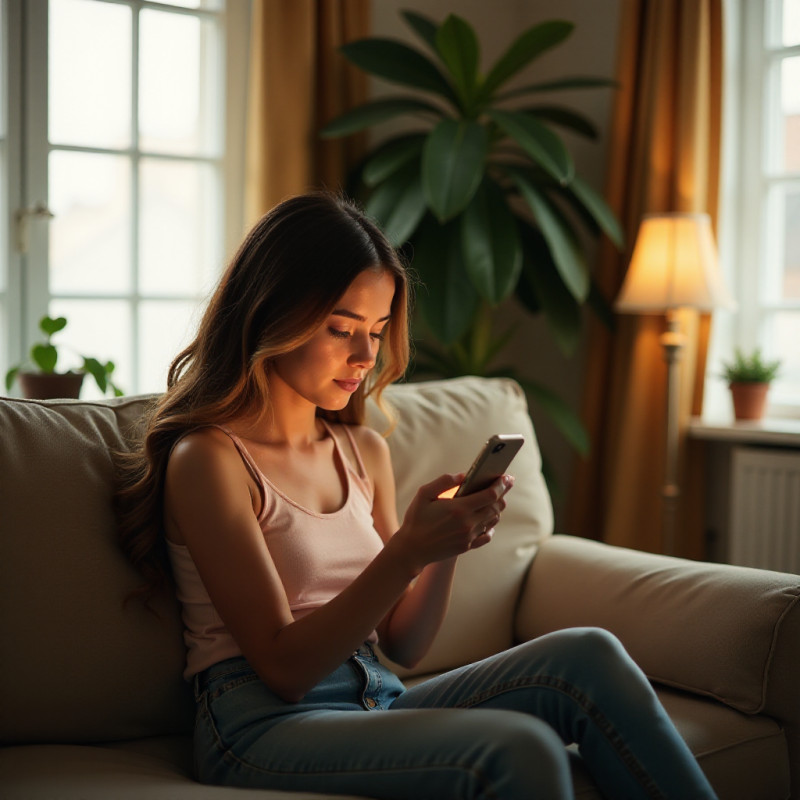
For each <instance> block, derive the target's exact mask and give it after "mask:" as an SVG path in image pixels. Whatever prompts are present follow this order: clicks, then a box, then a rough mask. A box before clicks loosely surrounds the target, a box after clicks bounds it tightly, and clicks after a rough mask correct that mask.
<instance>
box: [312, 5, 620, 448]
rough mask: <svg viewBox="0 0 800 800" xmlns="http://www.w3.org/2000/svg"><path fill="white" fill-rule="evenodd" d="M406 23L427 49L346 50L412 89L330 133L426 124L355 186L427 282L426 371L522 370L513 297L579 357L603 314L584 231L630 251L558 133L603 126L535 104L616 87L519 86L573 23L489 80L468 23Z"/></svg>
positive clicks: (526, 43)
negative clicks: (585, 336) (511, 313)
mask: <svg viewBox="0 0 800 800" xmlns="http://www.w3.org/2000/svg"><path fill="white" fill-rule="evenodd" d="M402 15H403V17H404V19H405V21H406V22H407V23H408V25H409V26H410V27H411V29H412V30H413V31H414V33H415V34H416V35H417V36H418V37H419V39H420V40H421V42H422V43H423V44H424V45H425V50H424V51H423V50H419V49H415V48H413V47H409V46H407V45H406V44H404V43H402V42H399V41H395V40H392V39H382V38H367V39H361V40H359V41H355V42H351V43H349V44H346V45H344V46H343V47H342V49H341V52H342V53H343V54H344V56H345V57H346V58H347V59H348V60H349V61H351V62H352V63H353V64H355V65H356V66H357V67H359V68H361V69H362V70H364V71H366V72H368V73H370V74H372V75H376V76H378V77H380V78H383V79H385V80H387V81H390V82H392V83H394V84H398V85H400V86H402V87H406V88H409V89H413V90H414V91H413V93H405V94H402V95H398V96H392V97H386V98H382V99H379V100H374V101H371V102H368V103H366V104H364V105H361V106H359V107H357V108H354V109H352V110H350V111H348V112H347V113H345V114H343V115H342V116H340V117H338V118H337V119H335V120H333V121H332V122H330V123H329V124H328V125H326V126H325V128H324V129H323V131H322V134H323V136H327V137H339V136H345V135H349V134H353V133H356V132H358V131H362V130H364V129H367V128H371V127H373V126H375V125H380V124H383V123H386V122H388V121H390V120H394V121H396V120H397V119H398V118H406V119H411V120H413V122H414V124H413V126H411V130H408V131H404V132H403V133H401V134H398V135H394V136H393V137H392V138H389V139H388V140H387V141H383V142H382V143H381V144H380V145H379V146H377V147H376V148H375V149H374V151H373V152H371V153H369V155H368V156H367V158H366V159H365V160H364V162H363V163H362V164H361V165H359V167H358V169H357V174H356V178H357V181H358V182H359V184H360V186H361V187H362V188H365V189H366V192H365V206H366V210H367V212H368V213H370V214H371V215H372V216H374V217H375V218H377V219H378V220H379V221H380V222H381V223H382V225H383V228H384V230H385V231H386V233H387V234H388V236H389V238H390V239H391V240H392V242H393V243H394V244H395V245H396V246H404V247H407V248H408V252H409V255H410V256H411V257H412V258H413V267H414V269H415V270H416V271H417V272H418V274H419V275H420V278H421V280H422V283H423V284H424V290H423V291H422V292H420V296H419V307H420V310H421V313H422V317H423V319H424V321H425V323H426V324H427V327H428V328H429V330H430V332H431V334H432V335H433V337H434V339H435V344H433V345H431V343H430V342H429V340H428V339H427V337H422V338H421V339H420V338H418V340H417V353H416V358H415V369H416V371H418V372H428V373H436V374H439V375H444V376H451V375H459V374H478V375H490V374H506V375H508V374H512V370H510V369H509V368H504V367H501V366H497V365H496V362H497V359H498V357H499V354H500V353H501V352H502V350H503V349H504V347H505V346H506V345H507V344H508V343H509V341H510V340H511V338H512V337H513V335H514V330H512V329H510V328H509V327H508V326H504V328H503V330H501V331H499V332H497V331H496V328H497V327H498V326H497V324H496V323H497V319H496V317H497V316H498V308H499V307H500V304H501V303H503V301H504V300H506V299H507V298H508V297H509V296H511V295H513V294H516V297H517V298H518V299H519V300H520V301H521V303H522V304H523V306H524V307H525V308H527V309H528V310H529V311H530V312H532V313H534V314H538V313H543V314H544V315H545V317H546V319H547V322H548V324H549V328H550V329H551V330H552V332H553V334H554V336H555V339H556V341H557V342H558V345H559V347H560V348H561V350H562V351H563V352H564V353H565V354H570V353H572V352H573V351H574V349H575V347H576V345H577V342H578V339H579V336H580V326H581V309H580V307H581V305H582V304H583V303H585V302H587V301H588V302H589V303H590V304H592V306H593V307H595V308H596V309H597V310H600V311H601V312H603V311H604V304H603V303H602V300H601V298H600V297H599V295H598V294H597V293H596V292H595V291H594V289H593V285H592V281H591V277H590V273H589V268H588V264H587V259H586V256H585V253H584V250H583V247H582V244H581V239H582V237H581V230H582V229H583V230H586V231H588V232H589V233H591V234H593V235H599V234H600V233H605V234H607V235H608V236H609V237H611V239H612V240H613V241H614V242H615V243H616V244H617V245H618V246H621V244H622V233H621V231H620V228H619V225H618V223H617V221H616V219H615V218H614V215H613V214H612V213H611V211H610V209H609V208H608V207H607V205H606V204H605V202H604V201H603V200H602V198H601V197H600V196H599V195H598V194H597V193H595V192H594V191H593V190H592V189H591V188H590V187H589V186H588V185H587V184H586V183H584V182H583V181H582V180H581V179H580V178H579V177H578V176H577V175H576V174H575V168H574V164H573V161H572V158H571V157H570V154H569V152H568V151H567V148H566V147H565V145H564V142H563V141H562V139H561V138H560V137H559V135H558V134H557V133H556V132H555V130H554V129H553V127H552V126H560V127H563V128H566V129H568V130H571V131H573V132H574V133H577V134H580V135H582V136H588V137H590V138H594V137H596V135H597V134H596V130H595V128H594V126H593V125H592V123H591V122H590V121H589V120H588V119H587V118H585V117H584V116H582V115H581V114H579V113H577V112H575V111H572V110H570V109H567V108H564V107H562V106H558V105H549V104H543V103H541V104H532V103H530V102H529V99H530V96H532V95H540V94H546V93H548V92H552V91H555V90H564V89H586V88H594V87H608V86H610V85H613V84H612V82H611V81H608V80H606V79H603V78H593V77H571V78H565V79H563V80H556V81H548V82H542V83H533V84H527V85H523V86H517V87H515V88H509V87H508V83H509V81H510V80H511V79H512V78H514V77H515V76H517V75H518V73H520V71H521V70H523V69H524V68H525V67H527V66H528V65H529V64H530V63H531V62H532V61H534V60H535V59H536V58H537V57H539V56H541V55H542V54H543V53H545V52H546V51H548V50H550V49H551V48H553V47H555V46H556V45H558V44H560V43H561V42H563V41H564V40H565V39H566V38H567V37H568V36H569V35H570V33H571V32H572V29H573V25H572V24H571V23H569V22H564V21H549V22H544V23H541V24H538V25H535V26H533V27H531V28H530V29H528V30H526V31H525V32H524V33H522V34H521V35H520V36H519V37H518V38H517V39H516V41H514V42H513V43H512V44H511V45H510V46H509V47H508V49H507V50H506V51H505V53H503V55H502V56H500V58H499V59H498V60H497V61H496V63H495V64H494V65H493V66H492V67H491V68H490V69H489V71H488V72H487V73H486V74H482V73H481V71H480V47H479V43H478V38H477V36H476V33H475V31H474V29H473V28H472V27H471V26H470V24H469V23H467V22H466V21H465V20H464V19H461V18H460V17H458V16H456V15H450V16H449V17H448V18H447V19H446V20H445V21H444V22H443V23H442V24H437V23H435V22H433V21H432V20H430V19H428V18H427V17H424V16H422V15H420V14H418V13H415V12H411V11H405V12H402ZM423 93H424V94H423ZM406 127H408V126H406ZM605 313H607V309H605ZM514 377H516V378H517V379H518V380H520V381H521V382H522V383H523V384H524V385H525V387H526V389H528V391H529V392H531V393H532V394H533V395H534V397H535V398H536V399H537V400H538V401H539V402H540V403H541V404H543V405H544V406H545V408H546V409H547V410H548V411H549V413H550V414H551V416H552V417H553V418H554V420H555V422H556V424H557V425H558V426H559V427H560V428H561V430H562V431H563V432H564V434H565V435H566V436H567V437H568V438H569V440H570V441H571V442H572V443H573V444H574V445H575V446H576V447H577V448H578V449H579V450H582V451H583V450H585V449H586V447H587V442H586V436H585V433H584V431H583V428H582V427H581V425H580V423H579V421H578V420H577V418H576V417H575V415H574V414H573V413H572V412H571V411H570V410H569V409H568V408H567V407H566V405H565V404H564V403H563V402H561V401H560V400H559V398H557V397H556V396H555V395H554V394H553V393H552V392H551V391H550V390H548V389H547V388H546V387H544V386H543V385H542V384H540V383H538V382H535V381H531V380H528V379H526V377H525V376H521V375H516V374H515V375H514Z"/></svg>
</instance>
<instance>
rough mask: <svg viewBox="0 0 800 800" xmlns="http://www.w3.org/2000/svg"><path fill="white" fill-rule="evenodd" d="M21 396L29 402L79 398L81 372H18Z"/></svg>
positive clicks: (81, 379) (81, 380) (81, 382)
mask: <svg viewBox="0 0 800 800" xmlns="http://www.w3.org/2000/svg"><path fill="white" fill-rule="evenodd" d="M17 378H18V379H19V385H20V386H21V387H22V394H23V395H25V397H27V398H28V399H29V400H55V399H57V398H61V397H67V398H75V399H77V398H78V397H80V394H81V385H82V384H83V373H82V372H64V373H56V372H53V373H44V372H20V373H19V375H17Z"/></svg>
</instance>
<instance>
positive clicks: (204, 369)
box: [120, 194, 714, 800]
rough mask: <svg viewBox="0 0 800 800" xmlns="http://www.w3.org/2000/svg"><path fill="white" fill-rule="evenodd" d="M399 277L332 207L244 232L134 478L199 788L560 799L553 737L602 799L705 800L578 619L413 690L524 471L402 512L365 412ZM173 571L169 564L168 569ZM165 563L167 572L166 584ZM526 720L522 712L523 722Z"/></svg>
mask: <svg viewBox="0 0 800 800" xmlns="http://www.w3.org/2000/svg"><path fill="white" fill-rule="evenodd" d="M408 294H409V289H408V278H407V275H406V272H405V270H404V268H403V266H402V264H401V263H400V261H399V260H398V258H397V256H396V254H395V253H394V252H393V250H392V248H391V247H390V246H389V245H388V244H387V242H386V240H385V239H384V237H383V235H382V234H381V232H380V231H379V230H378V229H377V227H376V226H375V225H374V224H373V223H372V222H370V221H369V220H368V219H367V218H366V217H365V216H364V215H362V214H361V213H360V212H359V211H358V210H357V209H356V208H355V207H354V206H353V205H351V204H350V203H349V202H347V201H345V200H343V199H341V198H338V197H335V196H330V195H326V194H314V195H308V196H301V197H296V198H294V199H291V200H288V201H286V202H284V203H282V204H281V205H279V206H277V207H276V208H275V209H274V210H273V211H271V212H270V213H269V214H267V215H266V216H265V217H264V218H263V219H262V220H261V221H260V222H259V223H258V224H257V225H256V226H255V228H254V229H253V230H252V231H251V233H250V234H249V235H248V236H247V238H246V239H245V241H244V243H243V244H242V246H241V248H240V250H239V252H238V253H237V255H236V256H235V257H234V259H233V261H232V263H231V265H230V267H229V268H228V270H227V272H226V273H225V275H224V277H223V278H222V280H221V282H220V284H219V286H218V288H217V290H216V293H215V294H214V296H213V297H212V299H211V302H210V304H209V306H208V309H207V311H206V313H205V316H204V318H203V320H202V323H201V325H200V328H199V332H198V334H197V337H196V338H195V340H194V341H193V342H192V344H190V345H189V347H187V348H186V349H185V350H184V351H183V352H182V353H181V354H180V355H179V356H178V357H177V359H176V360H175V362H174V363H173V365H172V367H171V369H170V373H169V378H168V388H167V391H166V393H165V394H164V395H163V396H162V397H161V399H160V402H159V403H158V406H157V407H156V408H155V410H154V412H153V414H152V417H151V418H150V420H149V424H148V427H147V430H146V433H145V436H144V439H143V442H142V447H141V450H140V451H139V452H138V453H134V454H133V456H132V458H131V460H130V462H129V463H128V465H127V478H126V483H125V486H124V488H123V490H122V492H121V494H120V501H121V507H122V509H123V514H122V517H121V520H122V522H121V530H122V542H123V545H124V548H125V550H126V552H127V553H128V555H129V557H130V558H131V560H132V561H133V562H134V563H135V564H136V565H137V566H139V567H140V568H141V570H142V571H143V573H144V575H145V576H146V577H147V579H148V584H149V586H150V589H151V590H157V589H158V588H160V587H161V586H164V585H167V584H168V583H169V582H170V580H174V585H175V588H176V591H177V595H178V598H179V599H180V601H181V603H182V606H183V616H184V622H185V626H186V634H185V638H186V643H187V650H188V657H187V667H186V673H185V674H186V677H187V678H188V679H192V680H193V683H194V688H195V695H196V699H197V723H196V731H195V765H196V771H197V777H198V779H199V780H201V781H204V782H207V783H214V784H227V785H235V786H250V787H263V788H277V789H285V790H295V791H306V792H327V793H335V794H354V795H360V796H364V797H376V798H397V799H398V800H401V799H403V800H406V799H407V798H415V799H417V800H418V799H419V798H431V800H443V798H447V799H448V800H455V799H456V798H498V799H503V800H512V799H513V800H518V799H519V800H521V799H522V798H526V799H527V798H532V797H536V798H568V797H571V796H572V787H571V778H570V769H569V763H568V757H567V751H566V748H565V747H564V744H565V743H571V742H576V743H577V744H578V746H579V749H580V753H581V755H582V757H583V759H584V761H585V763H586V765H587V767H588V769H589V770H590V772H591V774H592V775H593V777H594V779H595V780H596V781H597V783H598V784H599V786H600V788H601V790H602V791H603V792H604V793H605V795H606V796H608V797H609V798H676V800H677V799H678V798H680V800H690V799H691V798H712V797H714V794H713V791H712V790H711V788H710V786H709V784H708V783H707V781H706V780H705V778H704V776H703V774H702V772H701V771H700V769H699V767H698V766H697V763H696V762H695V760H694V758H693V757H692V755H691V753H690V752H689V750H688V749H687V747H686V746H685V744H684V743H683V741H682V740H681V738H680V736H679V735H678V734H677V732H676V731H675V729H674V728H673V726H672V724H671V722H670V720H669V718H668V717H667V715H666V714H665V712H664V711H663V709H662V708H661V706H660V705H659V703H658V701H657V699H656V697H655V695H654V693H653V691H652V689H651V688H650V686H649V684H648V682H647V680H646V679H645V677H644V676H643V675H642V673H641V672H640V671H639V669H638V668H637V667H636V666H635V664H634V663H633V662H632V661H631V659H630V658H629V657H628V656H627V654H626V653H625V651H624V650H623V649H622V647H621V646H620V644H619V643H618V642H617V640H616V639H614V638H613V637H612V636H611V635H610V634H608V633H606V632H604V631H600V630H594V629H573V630H568V631H562V632H558V633H555V634H551V635H549V636H545V637H542V638H540V639H537V640H535V641H533V642H529V643H527V644H523V645H520V646H518V647H516V648H514V649H512V650H510V651H508V652H505V653H501V654H500V655H497V656H494V657H492V658H489V659H487V660H486V661H483V662H479V663H476V664H473V665H470V666H467V667H463V668H461V669H458V670H455V671H454V672H452V673H449V674H446V675H443V676H441V677H437V678H434V679H432V680H430V681H427V682H425V683H423V684H421V685H419V686H416V687H414V688H412V689H409V690H405V689H404V687H403V685H402V684H401V683H400V681H399V680H398V678H397V677H396V676H395V675H394V674H393V673H391V672H390V671H389V670H388V669H387V668H386V667H385V666H384V665H382V664H381V663H380V661H379V660H378V658H377V657H376V655H375V650H374V647H373V646H374V645H375V643H376V642H378V641H380V645H381V649H382V650H383V651H384V652H385V653H386V654H387V655H388V656H389V657H390V658H392V659H393V660H395V661H397V662H398V663H401V664H406V665H413V664H415V663H416V662H418V661H419V659H420V658H421V657H422V656H423V655H424V654H425V652H426V651H427V649H428V648H429V646H430V644H431V642H432V641H433V639H434V637H435V636H436V633H437V630H438V629H439V626H440V624H441V621H442V619H443V617H444V614H445V611H446V609H447V603H448V597H449V592H450V586H451V582H452V579H453V572H454V569H455V564H456V560H457V558H458V557H459V555H461V554H463V553H465V552H466V551H468V550H470V549H475V548H477V547H484V546H489V545H490V543H491V540H492V533H493V528H494V526H495V525H496V524H497V522H498V520H499V519H500V516H501V513H502V511H503V509H504V507H505V501H504V499H503V496H504V494H505V493H506V492H507V491H508V490H509V489H510V488H511V486H512V484H513V479H512V478H511V477H510V476H503V477H502V478H501V479H499V480H498V481H496V482H495V483H494V485H492V486H491V487H489V488H488V489H484V490H482V491H480V492H476V493H474V494H471V495H468V496H465V497H461V498H454V499H440V498H439V495H440V494H441V493H442V492H443V491H445V490H447V489H450V488H452V487H454V486H456V485H457V484H458V483H459V482H460V481H461V480H462V479H463V477H464V476H463V474H450V475H442V476H441V477H439V478H437V479H436V480H434V481H432V482H431V483H429V484H427V485H426V486H423V487H421V488H420V489H419V491H418V492H417V494H416V496H415V498H414V500H413V501H412V503H411V504H410V506H409V508H408V510H407V512H406V514H405V516H404V519H403V521H402V523H400V522H399V521H398V519H397V518H396V512H395V490H394V480H393V476H392V467H391V463H390V459H389V450H388V447H387V445H386V443H385V441H384V439H383V438H382V437H381V436H379V435H378V434H377V433H375V432H374V431H372V430H371V429H369V428H366V427H364V426H363V425H362V424H361V423H362V421H363V416H364V401H365V398H366V397H367V396H368V395H372V396H373V397H374V398H375V399H376V400H377V401H380V396H381V392H382V390H383V389H384V387H385V386H387V385H388V384H389V383H390V382H392V381H393V380H395V379H397V378H398V377H400V376H401V375H402V374H403V371H404V369H405V367H406V363H407V360H408V325H407V313H408V311H407V304H408ZM167 560H168V561H169V562H170V564H171V569H170V567H168V566H167ZM170 572H171V575H172V578H171V579H168V577H167V576H168V575H169V573H170ZM520 712H524V713H520Z"/></svg>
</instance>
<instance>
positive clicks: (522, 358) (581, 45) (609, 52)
mask: <svg viewBox="0 0 800 800" xmlns="http://www.w3.org/2000/svg"><path fill="white" fill-rule="evenodd" d="M620 3H621V0H603V2H598V0H493V1H492V2H490V3H489V2H486V0H450V1H449V2H447V1H446V0H424V2H422V0H373V31H374V35H376V36H389V37H393V38H398V39H402V40H404V41H406V42H409V43H413V44H417V41H416V39H415V37H414V34H413V33H412V32H411V31H410V30H409V29H408V27H407V26H406V24H405V22H404V21H403V19H402V17H401V16H400V13H399V12H400V11H401V10H404V9H413V10H415V11H418V12H420V13H422V14H425V15H427V16H429V17H431V18H432V19H434V20H437V21H440V20H443V19H444V18H445V17H446V16H447V15H448V14H449V13H455V14H458V15H459V16H462V17H464V18H465V19H466V20H468V21H469V22H470V23H471V24H472V25H473V26H474V27H475V29H476V30H477V32H478V36H479V38H480V41H481V46H482V64H483V67H484V69H486V67H487V66H488V65H490V64H491V63H492V62H493V61H494V60H495V59H496V58H497V57H498V56H499V55H500V54H501V53H502V52H503V51H504V50H505V49H506V47H507V46H508V45H509V44H510V43H511V42H512V41H513V39H514V38H516V36H518V35H519V34H520V33H521V32H522V31H524V30H525V29H526V28H528V27H530V26H531V25H534V24H536V23H539V22H543V21H545V20H551V19H565V20H568V21H570V22H574V23H575V30H574V31H573V33H572V35H571V36H570V37H569V38H568V39H567V40H566V41H565V42H564V43H563V44H561V45H560V46H558V47H557V48H554V49H553V50H552V51H550V52H548V53H547V54H546V55H544V56H542V57H541V58H540V59H538V60H537V61H535V62H534V64H532V65H531V66H530V67H529V68H528V69H527V70H526V71H525V72H524V73H522V75H521V76H520V78H519V80H520V81H521V82H522V85H524V82H531V83H532V82H534V81H541V80H549V79H554V78H562V77H566V76H569V75H592V76H598V77H599V76H603V77H609V78H613V77H614V75H615V57H616V56H615V53H616V41H617V28H618V23H619V13H620V11H619V7H620ZM387 91H393V92H396V88H390V87H387V86H386V85H385V84H381V83H380V82H377V81H376V82H375V83H374V84H373V93H374V94H376V95H380V94H384V93H386V92H387ZM547 102H553V103H563V104H564V105H566V106H568V107H570V108H573V109H574V110H576V111H580V112H581V113H583V114H585V115H586V116H588V117H589V118H590V119H591V120H592V121H593V122H594V124H595V125H596V126H597V128H598V129H599V131H600V135H599V139H598V140H597V141H589V140H587V139H583V138H580V137H576V136H572V135H570V134H564V138H565V141H566V143H567V146H568V148H569V150H570V152H571V154H572V156H573V158H574V160H575V167H576V171H577V173H578V174H579V175H580V176H581V177H582V178H583V179H584V180H585V181H587V182H588V183H589V184H590V185H591V186H592V187H594V188H595V189H597V190H598V191H602V190H603V187H604V183H605V178H606V164H607V161H608V159H607V150H608V128H609V124H610V121H611V112H612V103H613V90H611V89H595V90H592V91H584V90H573V91H570V92H561V93H558V94H557V93H553V94H551V95H548V96H547ZM588 246H589V254H590V256H591V255H592V253H593V252H594V247H593V243H591V242H590V243H589V245H588ZM590 263H591V260H590ZM508 314H509V316H510V317H512V318H514V319H518V320H519V321H520V332H519V334H518V335H517V339H516V341H515V343H514V345H513V349H512V351H511V353H510V355H511V360H512V361H513V363H514V365H515V366H516V367H517V368H518V369H520V371H523V372H524V373H525V374H527V375H530V376H531V377H532V378H535V379H536V380H539V381H541V382H542V383H545V384H546V385H548V386H549V387H550V388H552V389H553V390H554V391H556V392H558V393H559V394H560V395H561V396H562V397H564V398H565V399H566V400H567V401H568V402H569V403H570V405H571V406H572V407H573V408H574V409H576V410H579V409H580V404H581V390H582V382H583V381H582V376H583V368H582V367H583V359H584V353H583V348H581V349H580V350H579V352H577V353H576V354H575V355H573V356H571V357H569V358H566V357H564V356H563V355H561V353H560V351H559V350H558V348H557V346H556V345H555V342H554V341H553V339H552V337H551V336H550V334H549V332H548V331H547V329H546V326H545V324H544V323H543V321H542V320H540V319H534V318H532V317H531V316H530V315H526V314H524V313H523V312H522V311H521V310H520V309H518V308H517V307H516V305H515V304H513V303H511V304H510V305H509V308H508ZM532 414H533V419H534V424H535V426H536V430H537V435H538V437H539V440H540V443H541V446H542V449H543V451H544V452H545V453H546V455H547V457H548V459H549V460H550V462H551V464H552V466H553V469H554V471H555V474H556V476H557V479H558V482H559V485H560V486H561V487H562V489H563V492H564V493H566V492H567V491H568V489H569V485H570V481H571V475H572V471H573V465H574V462H575V458H576V456H575V454H574V451H573V450H572V449H571V448H570V447H569V445H567V444H566V443H565V441H564V439H563V437H561V435H560V434H558V432H557V431H555V430H554V428H553V427H552V424H551V423H550V422H549V420H548V418H547V417H546V416H544V415H543V414H542V413H541V412H540V411H539V409H537V408H536V407H535V405H534V406H533V408H532ZM456 467H457V465H454V469H455V468H456ZM566 499H567V498H566V497H565V496H561V497H555V498H554V505H555V515H556V530H560V531H563V532H568V533H588V532H581V531H565V530H564V527H563V519H564V507H565V502H566Z"/></svg>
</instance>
